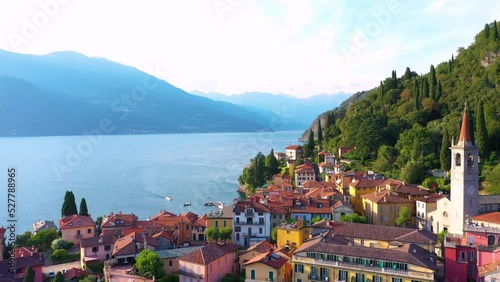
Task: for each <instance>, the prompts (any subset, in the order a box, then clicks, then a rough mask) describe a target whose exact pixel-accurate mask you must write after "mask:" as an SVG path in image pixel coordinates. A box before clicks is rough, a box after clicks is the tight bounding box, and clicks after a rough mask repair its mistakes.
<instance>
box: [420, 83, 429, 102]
mask: <svg viewBox="0 0 500 282" xmlns="http://www.w3.org/2000/svg"><path fill="white" fill-rule="evenodd" d="M420 94H421V97H422V100H423V99H425V98H429V82H428V81H427V80H426V79H424V80H423V81H422V90H421V91H420Z"/></svg>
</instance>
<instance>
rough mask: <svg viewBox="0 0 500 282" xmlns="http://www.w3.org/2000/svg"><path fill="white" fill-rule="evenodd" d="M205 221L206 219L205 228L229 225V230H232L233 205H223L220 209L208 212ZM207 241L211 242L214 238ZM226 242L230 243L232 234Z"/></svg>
mask: <svg viewBox="0 0 500 282" xmlns="http://www.w3.org/2000/svg"><path fill="white" fill-rule="evenodd" d="M206 221H207V229H208V228H224V227H229V228H231V230H233V206H224V207H223V209H222V210H221V211H212V212H209V213H208V214H207V218H206ZM233 234H234V230H233ZM207 239H208V238H207ZM209 241H210V242H211V243H213V242H214V240H212V239H209ZM226 242H227V243H232V242H233V238H232V236H231V238H230V239H228V240H227V241H226Z"/></svg>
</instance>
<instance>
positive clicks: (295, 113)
mask: <svg viewBox="0 0 500 282" xmlns="http://www.w3.org/2000/svg"><path fill="white" fill-rule="evenodd" d="M191 94H195V95H198V96H203V97H207V98H210V99H213V100H217V101H225V102H229V103H233V104H236V105H242V106H247V107H252V108H256V109H261V110H264V111H268V112H272V113H274V114H276V115H277V116H279V117H281V118H282V120H283V121H286V123H287V124H286V125H284V126H290V125H294V124H293V123H300V124H301V129H304V128H306V127H307V125H308V124H310V123H311V121H313V120H314V119H315V118H316V117H317V116H318V115H319V114H321V113H322V112H324V111H326V110H329V109H332V108H334V107H336V106H338V105H339V104H340V103H341V102H342V101H344V100H346V99H347V98H349V97H350V95H349V94H345V93H342V92H341V93H337V94H331V95H328V94H320V95H316V96H312V97H310V98H305V99H300V98H295V97H292V96H289V95H284V94H279V95H275V94H271V93H263V92H246V93H242V94H234V95H229V96H227V95H223V94H220V93H214V92H209V93H205V92H202V91H198V90H194V91H191Z"/></svg>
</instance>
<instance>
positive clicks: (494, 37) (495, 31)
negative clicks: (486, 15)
mask: <svg viewBox="0 0 500 282" xmlns="http://www.w3.org/2000/svg"><path fill="white" fill-rule="evenodd" d="M491 39H492V40H493V41H497V40H498V26H497V21H494V22H493V34H492V36H491Z"/></svg>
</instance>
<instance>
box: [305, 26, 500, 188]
mask: <svg viewBox="0 0 500 282" xmlns="http://www.w3.org/2000/svg"><path fill="white" fill-rule="evenodd" d="M347 103H348V104H349V106H348V107H339V108H336V109H334V110H332V111H329V112H326V113H324V114H322V115H321V116H320V117H319V118H318V119H317V120H316V121H315V123H313V125H312V129H313V130H314V131H315V132H317V124H318V120H321V124H323V125H324V129H323V139H324V141H323V144H322V145H323V147H324V148H325V149H327V150H330V151H333V152H336V151H337V149H338V147H340V146H356V148H357V149H356V150H355V151H353V152H352V153H350V156H349V157H350V158H351V159H353V160H356V161H357V163H358V164H360V165H361V166H365V167H368V166H369V167H370V168H373V169H374V170H375V171H377V172H381V173H384V174H386V175H388V176H392V177H399V178H401V179H405V180H407V181H410V182H415V183H417V182H421V181H422V180H423V179H424V177H425V175H424V174H423V172H424V171H425V170H427V169H439V168H441V169H448V166H449V163H450V161H449V155H450V153H449V149H448V147H449V146H450V145H451V142H452V139H453V138H455V140H456V139H457V138H458V135H459V129H460V124H461V118H462V112H463V110H464V106H465V105H466V106H467V111H468V113H469V117H470V119H471V120H470V122H471V126H472V132H471V133H472V138H473V139H474V140H475V142H476V144H477V145H478V146H479V147H480V156H481V163H482V177H483V178H484V177H486V178H488V177H490V179H494V178H495V177H496V178H499V177H500V176H496V175H500V166H499V165H498V156H496V154H495V151H499V149H500V37H499V32H498V24H497V23H496V21H495V22H494V23H491V24H486V25H485V27H484V30H482V31H481V32H480V33H479V34H477V35H476V38H475V41H474V43H473V44H471V45H470V46H469V47H467V48H463V47H460V48H458V55H457V56H456V57H453V56H452V57H451V58H450V59H449V60H448V61H446V62H442V63H440V64H437V65H436V66H434V65H431V66H430V70H429V72H428V73H426V74H423V75H420V74H417V73H415V72H413V71H411V68H410V67H408V68H406V72H405V73H404V74H403V75H402V76H398V74H396V71H393V72H392V75H391V77H388V78H386V79H385V80H384V81H381V82H380V86H378V87H377V88H375V89H373V90H371V91H369V92H368V94H366V95H364V97H363V98H362V99H360V100H357V101H349V102H347ZM303 139H304V138H303ZM497 181H498V184H495V181H494V180H492V181H490V183H491V185H490V184H486V186H488V185H490V187H489V190H490V192H498V193H500V187H498V186H495V185H500V180H497ZM486 188H488V187H486ZM497 189H498V190H497Z"/></svg>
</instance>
